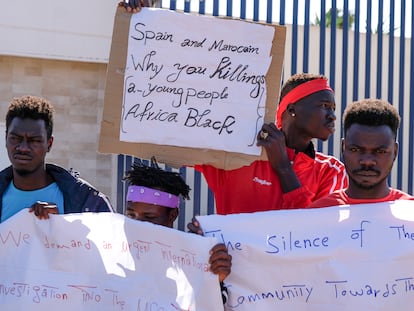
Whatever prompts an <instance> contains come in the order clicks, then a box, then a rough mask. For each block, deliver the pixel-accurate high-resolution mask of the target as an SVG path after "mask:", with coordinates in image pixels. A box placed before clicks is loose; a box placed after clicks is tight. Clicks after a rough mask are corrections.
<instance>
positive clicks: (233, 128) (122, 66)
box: [99, 8, 286, 169]
mask: <svg viewBox="0 0 414 311" xmlns="http://www.w3.org/2000/svg"><path fill="white" fill-rule="evenodd" d="M285 33H286V29H285V28H284V27H282V26H275V25H268V24H260V23H252V22H246V21H240V20H233V19H224V18H217V17H211V16H198V15H192V14H185V13H179V12H174V11H169V10H164V9H150V8H144V9H143V10H142V11H141V12H140V13H137V14H130V13H126V12H125V10H124V9H123V8H119V9H118V10H117V13H116V16H115V26H114V32H113V41H112V47H111V55H110V61H109V65H108V75H107V85H106V90H105V105H104V114H103V120H102V123H101V135H100V144H99V151H100V152H103V153H123V154H130V155H134V156H138V157H141V158H150V157H151V156H153V155H154V156H156V158H157V159H158V161H159V162H162V163H166V164H168V165H170V166H173V167H180V166H182V165H193V164H202V163H207V164H213V165H215V166H217V167H221V168H226V169H232V168H237V167H240V166H242V165H246V164H249V163H250V162H252V161H253V160H256V159H259V158H263V159H264V158H266V155H265V153H264V152H263V151H262V150H261V148H259V147H257V146H256V136H257V133H258V131H259V130H260V129H261V126H262V124H263V123H264V122H274V117H275V112H276V107H277V102H278V95H279V86H280V79H281V72H282V64H283V56H284V43H285Z"/></svg>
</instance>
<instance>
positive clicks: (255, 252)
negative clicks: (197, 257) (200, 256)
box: [199, 201, 414, 311]
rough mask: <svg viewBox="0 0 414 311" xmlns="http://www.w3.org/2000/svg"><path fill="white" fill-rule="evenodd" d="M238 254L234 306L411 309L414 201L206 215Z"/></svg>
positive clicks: (209, 226) (207, 226)
mask: <svg viewBox="0 0 414 311" xmlns="http://www.w3.org/2000/svg"><path fill="white" fill-rule="evenodd" d="M199 220H200V222H201V226H202V228H203V230H204V232H205V233H206V235H208V236H215V237H217V238H218V239H219V240H220V242H223V243H225V244H226V245H227V246H228V248H229V252H230V253H231V254H232V255H233V266H232V273H231V275H230V276H229V277H228V278H227V279H226V280H225V282H226V283H227V286H228V288H229V300H228V302H227V304H226V306H225V309H226V310H241V311H242V310H264V311H265V310H276V309H283V310H288V311H289V310H292V311H293V310H294V311H301V310H306V311H325V310H326V311H328V310H329V311H332V310H335V311H351V310H411V309H412V306H413V304H414V269H413V261H414V201H396V202H395V203H394V202H390V203H377V204H364V205H362V204H361V205H351V206H349V207H348V206H345V207H330V208H322V209H311V210H289V211H272V212H263V213H253V214H238V215H227V216H218V215H212V216H202V217H199Z"/></svg>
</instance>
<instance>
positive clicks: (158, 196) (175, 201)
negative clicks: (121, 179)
mask: <svg viewBox="0 0 414 311" xmlns="http://www.w3.org/2000/svg"><path fill="white" fill-rule="evenodd" d="M127 201H132V202H142V203H149V204H156V205H161V206H166V207H171V208H178V205H179V203H180V198H179V197H178V196H176V195H173V194H171V193H168V192H164V191H161V190H156V189H152V188H147V187H142V186H129V187H128V193H127Z"/></svg>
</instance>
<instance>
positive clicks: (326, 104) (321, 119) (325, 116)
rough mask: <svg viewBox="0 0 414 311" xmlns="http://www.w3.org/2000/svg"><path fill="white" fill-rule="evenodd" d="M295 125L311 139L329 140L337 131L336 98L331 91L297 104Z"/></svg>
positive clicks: (316, 94) (317, 94) (312, 96)
mask: <svg viewBox="0 0 414 311" xmlns="http://www.w3.org/2000/svg"><path fill="white" fill-rule="evenodd" d="M293 107H294V109H295V115H296V116H295V119H296V120H295V125H296V127H298V128H299V129H300V130H301V131H302V132H303V133H304V134H305V135H307V136H309V137H311V138H318V139H321V140H323V141H325V140H327V139H328V138H329V136H330V135H331V134H333V132H334V131H335V120H336V116H335V108H336V106H335V98H334V94H333V93H332V92H331V91H327V90H324V91H319V92H316V93H314V94H311V95H309V96H307V97H305V98H303V99H301V100H300V101H298V102H297V103H296V104H294V105H293Z"/></svg>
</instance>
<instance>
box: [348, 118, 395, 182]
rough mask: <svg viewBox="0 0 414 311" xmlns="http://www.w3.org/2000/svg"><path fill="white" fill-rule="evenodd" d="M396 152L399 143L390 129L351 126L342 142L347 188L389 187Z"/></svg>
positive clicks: (383, 126)
mask: <svg viewBox="0 0 414 311" xmlns="http://www.w3.org/2000/svg"><path fill="white" fill-rule="evenodd" d="M397 152H398V143H396V142H395V139H394V134H393V132H392V130H391V128H390V127H389V126H386V125H381V126H367V125H361V124H356V123H354V124H353V125H351V127H350V128H349V129H348V131H347V133H346V136H345V138H344V140H343V141H342V153H343V160H344V164H345V167H346V171H347V173H348V176H349V181H350V186H354V187H356V188H359V189H366V190H368V189H374V188H375V187H377V186H380V185H384V183H385V184H386V185H387V186H388V182H387V178H388V175H389V174H390V173H391V169H392V166H393V164H394V160H395V158H396V156H397Z"/></svg>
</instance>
